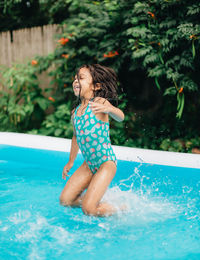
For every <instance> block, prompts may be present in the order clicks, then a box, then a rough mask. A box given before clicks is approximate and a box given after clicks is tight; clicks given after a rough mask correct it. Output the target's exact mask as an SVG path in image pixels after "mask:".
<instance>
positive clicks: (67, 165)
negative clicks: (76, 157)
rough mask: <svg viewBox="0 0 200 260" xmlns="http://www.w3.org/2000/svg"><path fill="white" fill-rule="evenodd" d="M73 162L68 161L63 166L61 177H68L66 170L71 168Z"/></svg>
mask: <svg viewBox="0 0 200 260" xmlns="http://www.w3.org/2000/svg"><path fill="white" fill-rule="evenodd" d="M72 166H73V164H72V163H70V162H68V163H67V164H66V165H65V167H64V168H63V172H62V179H64V180H66V176H67V177H69V174H68V172H69V171H70V169H71V168H72Z"/></svg>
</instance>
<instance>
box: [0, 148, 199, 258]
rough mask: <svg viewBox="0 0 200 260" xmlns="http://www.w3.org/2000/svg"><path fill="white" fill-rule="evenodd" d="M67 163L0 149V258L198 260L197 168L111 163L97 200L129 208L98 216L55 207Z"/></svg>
mask: <svg viewBox="0 0 200 260" xmlns="http://www.w3.org/2000/svg"><path fill="white" fill-rule="evenodd" d="M68 158H69V153H64V152H55V151H48V150H38V149H29V148H20V147H14V146H5V145H0V259H3V260H4V259H33V260H35V259H59V260H66V259H67V260H71V259H76V260H78V259H81V260H85V259H91V260H96V259H97V260H98V259H102V258H103V259H104V260H106V259H109V260H110V259H126V260H127V259H134V260H139V259H141V260H150V259H153V260H157V259H164V260H167V259H175V260H180V259H184V260H193V259H198V260H199V259H200V170H199V169H188V168H181V167H170V166H162V165H152V164H146V163H145V162H141V163H135V162H128V161H121V160H118V169H117V173H116V176H115V178H114V179H113V181H112V183H111V185H110V187H109V189H108V191H107V192H106V194H105V196H104V198H103V199H104V200H107V201H110V202H112V203H113V204H115V205H116V206H118V205H121V204H126V205H127V207H128V210H127V212H126V213H124V212H120V211H119V213H118V214H116V215H114V216H112V217H108V218H97V217H91V216H85V215H84V214H83V213H82V210H81V209H78V208H76V209H74V208H73V209H72V208H66V207H63V206H60V205H59V196H60V193H61V191H62V189H63V188H64V186H65V184H66V181H65V180H63V179H62V169H63V167H64V165H65V164H66V163H67V162H68ZM82 163H83V158H82V156H81V155H78V156H77V159H76V161H75V164H74V166H73V168H72V169H71V171H70V172H71V173H73V172H74V171H75V170H76V169H77V168H78V167H79V166H80V165H81V164H82Z"/></svg>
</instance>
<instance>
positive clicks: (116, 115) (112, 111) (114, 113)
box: [108, 102, 124, 122]
mask: <svg viewBox="0 0 200 260" xmlns="http://www.w3.org/2000/svg"><path fill="white" fill-rule="evenodd" d="M109 103H110V102H109ZM110 105H111V104H110ZM108 114H109V116H111V117H112V118H113V119H115V120H116V121H118V122H121V121H123V120H124V113H123V112H122V110H121V109H119V108H117V107H115V106H113V105H111V106H108Z"/></svg>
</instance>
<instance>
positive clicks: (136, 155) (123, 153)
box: [0, 132, 200, 169]
mask: <svg viewBox="0 0 200 260" xmlns="http://www.w3.org/2000/svg"><path fill="white" fill-rule="evenodd" d="M0 145H11V146H19V147H26V148H35V149H43V150H53V151H61V152H70V149H71V139H67V138H59V137H51V136H42V135H32V134H23V133H11V132H0ZM112 147H113V150H114V152H115V154H116V156H117V159H119V160H126V161H133V162H141V163H151V164H159V165H168V166H177V167H187V168H197V169H200V155H198V154H189V153H178V152H168V151H158V150H150V149H142V148H132V147H127V146H117V145H112ZM79 154H81V152H80V150H79Z"/></svg>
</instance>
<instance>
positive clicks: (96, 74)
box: [72, 64, 118, 113]
mask: <svg viewBox="0 0 200 260" xmlns="http://www.w3.org/2000/svg"><path fill="white" fill-rule="evenodd" d="M81 68H87V69H88V70H89V72H90V74H91V76H92V81H93V84H94V93H93V95H94V98H95V97H103V98H105V99H107V100H108V101H109V102H110V103H111V104H113V105H114V104H115V103H116V104H117V105H118V95H117V89H118V78H117V74H116V73H115V71H114V70H113V69H112V68H109V67H106V66H102V65H100V64H91V65H88V64H84V65H82V66H81V67H79V68H78V70H77V73H76V76H77V79H78V82H79V85H80V92H81V84H80V77H79V72H80V69H81ZM97 83H99V84H100V88H99V87H98V86H97ZM80 92H79V96H78V98H77V100H76V102H75V103H74V104H73V109H74V110H73V112H74V111H75V108H76V107H77V106H78V104H80V103H81V99H80ZM83 109H84V108H83ZM73 112H72V113H73Z"/></svg>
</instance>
